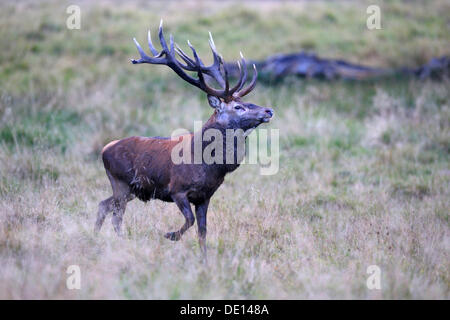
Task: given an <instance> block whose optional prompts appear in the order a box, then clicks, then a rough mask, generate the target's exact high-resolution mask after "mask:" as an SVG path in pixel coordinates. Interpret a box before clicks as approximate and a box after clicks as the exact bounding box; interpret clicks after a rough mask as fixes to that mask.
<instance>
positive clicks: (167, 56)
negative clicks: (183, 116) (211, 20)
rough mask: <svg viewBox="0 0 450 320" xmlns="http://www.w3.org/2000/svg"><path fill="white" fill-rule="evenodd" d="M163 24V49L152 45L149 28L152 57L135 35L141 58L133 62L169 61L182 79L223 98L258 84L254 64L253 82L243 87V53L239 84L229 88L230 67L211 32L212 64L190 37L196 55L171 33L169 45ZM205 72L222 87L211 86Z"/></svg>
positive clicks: (244, 75) (242, 94) (236, 95)
mask: <svg viewBox="0 0 450 320" xmlns="http://www.w3.org/2000/svg"><path fill="white" fill-rule="evenodd" d="M162 25H163V21H162V20H161V23H160V25H159V32H158V36H159V42H160V43H161V48H162V50H161V52H158V50H156V49H155V47H154V46H153V43H152V38H151V33H150V30H149V31H148V46H149V48H150V51H151V52H152V54H153V57H149V56H148V55H147V54H146V53H145V51H144V50H143V49H142V47H141V46H140V44H139V43H138V42H137V40H136V38H133V41H134V43H135V44H136V47H137V49H138V51H139V54H140V55H141V58H140V59H138V60H135V59H132V60H131V62H132V63H133V64H140V63H150V64H162V65H167V66H168V67H169V68H171V69H172V70H173V71H175V73H176V74H178V75H179V76H180V77H181V78H182V79H183V80H185V81H187V82H188V83H190V84H192V85H193V86H196V87H197V88H199V89H201V90H203V91H204V92H206V93H207V94H209V95H213V96H216V97H219V98H222V99H224V100H225V101H227V102H228V101H230V100H232V99H235V98H238V97H243V96H245V95H246V94H248V93H249V92H250V91H252V90H253V88H254V87H255V85H256V78H257V76H258V73H257V71H256V66H255V65H253V68H254V70H255V72H254V74H253V78H252V81H251V83H250V85H249V86H248V87H247V88H245V89H242V88H243V86H244V84H245V82H246V80H247V67H246V62H245V59H244V56H243V55H242V53H241V63H242V67H241V63H240V62H239V61H238V66H239V73H240V76H239V80H238V82H237V84H236V85H235V86H234V87H232V88H231V89H230V85H229V80H228V70H227V68H226V66H225V63H224V61H223V58H222V56H221V55H220V54H218V53H217V49H216V46H215V44H214V40H213V38H212V35H211V32H210V33H209V45H210V47H211V51H212V54H213V58H214V61H213V63H212V64H211V65H210V66H205V65H204V64H203V61H202V60H201V59H200V58H199V57H198V55H197V51H196V50H195V48H194V47H193V46H192V44H191V43H190V42H189V40H188V41H187V43H188V45H189V47H190V48H191V50H192V54H193V56H194V59H192V58H190V57H189V56H188V55H187V54H186V53H185V52H183V50H181V48H180V47H179V46H178V45H177V44H176V43H174V40H173V36H172V35H170V42H169V46H167V42H166V40H165V38H164V34H163V27H162ZM175 53H177V54H178V55H179V56H180V57H181V59H182V60H183V61H184V62H185V64H183V63H182V62H180V61H178V60H177V58H176V57H175ZM185 71H194V72H197V75H198V79H196V78H194V77H192V76H190V75H189V74H187V73H186V72H185ZM222 71H223V73H222ZM204 74H206V75H208V76H210V77H212V78H213V79H214V80H215V81H217V82H218V83H219V85H220V86H221V87H222V89H215V88H212V87H210V86H209V85H208V84H207V83H206V81H205V77H204Z"/></svg>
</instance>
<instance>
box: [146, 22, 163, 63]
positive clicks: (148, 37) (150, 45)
mask: <svg viewBox="0 0 450 320" xmlns="http://www.w3.org/2000/svg"><path fill="white" fill-rule="evenodd" d="M147 39H148V47H149V48H150V51H151V52H152V53H153V56H154V57H157V56H159V55H160V54H161V53H159V52H158V50H156V49H155V47H154V46H153V43H152V34H151V32H150V29H148V34H147Z"/></svg>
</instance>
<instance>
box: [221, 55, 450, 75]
mask: <svg viewBox="0 0 450 320" xmlns="http://www.w3.org/2000/svg"><path fill="white" fill-rule="evenodd" d="M252 63H254V64H256V66H257V67H258V71H259V73H260V78H261V79H262V80H264V79H269V80H281V79H282V78H285V77H288V76H297V77H304V78H321V79H326V80H334V79H350V80H364V79H373V78H380V77H386V76H397V75H403V76H405V75H406V76H414V77H418V78H420V79H425V78H429V77H442V76H444V75H446V76H448V75H450V56H443V57H439V58H433V59H431V60H430V61H429V62H428V63H426V64H425V65H423V66H420V67H418V68H408V67H403V68H396V69H388V68H374V67H368V66H364V65H359V64H354V63H350V62H347V61H344V60H339V59H324V58H320V57H318V56H317V55H315V54H310V53H305V52H300V53H291V54H277V55H274V56H271V57H269V58H267V59H266V60H262V61H252ZM250 65H251V64H250ZM227 67H228V71H229V73H230V74H231V75H233V76H236V77H237V76H239V69H238V66H237V64H236V63H229V64H227Z"/></svg>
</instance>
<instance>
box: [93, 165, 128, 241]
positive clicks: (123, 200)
mask: <svg viewBox="0 0 450 320" xmlns="http://www.w3.org/2000/svg"><path fill="white" fill-rule="evenodd" d="M106 174H107V176H108V178H109V181H110V182H111V187H112V190H113V195H112V197H109V198H108V199H106V200H103V201H102V202H100V204H99V210H98V214H97V221H96V223H95V231H97V232H98V231H99V230H100V228H101V226H102V224H103V221H104V220H105V218H106V215H107V214H108V213H109V212H111V211H112V212H113V216H112V224H113V227H114V230H115V231H116V233H117V235H119V236H121V235H122V234H121V226H122V220H123V215H124V213H125V209H126V205H127V202H128V201H131V200H133V199H134V195H133V194H131V192H130V187H129V186H128V185H127V184H126V183H125V182H123V181H120V180H119V179H117V178H115V177H114V176H113V175H112V174H111V173H110V172H109V171H108V170H107V171H106Z"/></svg>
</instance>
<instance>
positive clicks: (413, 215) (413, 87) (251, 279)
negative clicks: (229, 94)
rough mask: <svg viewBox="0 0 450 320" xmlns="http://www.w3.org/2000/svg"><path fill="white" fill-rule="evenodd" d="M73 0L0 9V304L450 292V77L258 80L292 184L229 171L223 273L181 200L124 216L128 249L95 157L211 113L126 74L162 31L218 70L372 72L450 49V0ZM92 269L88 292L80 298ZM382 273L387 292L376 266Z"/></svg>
mask: <svg viewBox="0 0 450 320" xmlns="http://www.w3.org/2000/svg"><path fill="white" fill-rule="evenodd" d="M74 2H75V3H78V4H79V5H80V7H81V14H82V16H81V29H80V30H69V29H67V28H66V19H67V17H68V15H67V14H66V7H67V5H68V3H64V2H61V1H56V0H55V1H43V2H34V1H21V2H19V3H17V2H14V1H2V2H1V4H0V47H1V48H2V50H1V51H0V265H1V268H0V298H2V299H5V298H6V299H22V298H32V299H36V298H38V299H41V298H50V299H55V298H64V299H65V298H69V299H79V298H83V299H89V298H111V299H116V298H125V299H143V298H145V299H147V298H150V299H181V298H187V299H189V298H198V299H207V298H210V299H216V298H226V299H230V298H233V299H244V298H245V299H247V298H254V299H259V298H262V299H267V298H269V299H301V298H326V299H327V298H331V299H336V298H344V299H351V298H361V299H392V298H394V299H411V298H418V299H423V298H430V299H437V298H444V299H449V298H450V229H449V211H450V200H449V199H450V187H449V182H450V168H449V152H450V90H449V87H450V81H449V80H448V79H447V80H446V79H444V80H440V81H432V80H426V81H418V80H415V79H389V80H384V81H366V82H349V81H336V82H323V81H314V80H307V81H304V80H302V79H286V81H284V82H283V83H278V84H272V85H270V84H267V83H266V84H263V83H261V84H259V86H257V89H256V90H255V91H254V93H252V94H251V95H250V96H249V97H248V99H247V100H248V101H252V102H254V103H257V104H259V105H263V106H270V107H273V108H274V109H275V112H276V115H275V119H274V120H273V121H272V122H271V123H270V124H269V125H265V128H276V129H279V130H280V170H279V172H278V173H277V174H276V175H272V176H262V175H259V169H258V166H255V165H254V166H251V165H246V166H242V167H241V168H239V169H238V170H237V171H236V172H234V173H232V174H230V175H229V176H227V178H226V180H225V183H224V184H223V185H222V187H221V188H220V189H219V191H218V192H217V193H216V194H215V196H214V197H213V198H212V201H211V205H210V210H209V213H208V218H209V219H208V239H207V243H208V253H209V257H208V258H209V263H208V265H207V266H204V265H203V264H202V262H201V259H200V250H199V247H198V244H197V236H196V228H192V229H191V230H189V231H188V232H187V233H186V234H185V236H184V238H183V239H182V241H179V242H176V243H174V242H171V241H168V240H167V239H165V238H164V237H163V234H164V233H165V232H167V231H169V230H170V231H171V230H175V229H177V228H178V227H179V226H181V224H182V223H183V218H182V216H181V215H180V214H179V212H178V209H177V208H176V206H175V205H173V204H166V203H162V202H159V201H153V202H148V203H147V204H144V203H142V202H139V201H137V200H136V201H133V202H130V204H129V206H128V208H127V212H126V215H125V219H124V229H125V233H126V236H125V239H119V238H117V237H116V235H115V233H114V231H113V228H112V226H111V223H110V220H109V218H108V219H107V221H106V222H105V225H104V227H103V229H102V231H101V233H100V234H99V235H98V236H95V235H94V234H93V227H94V222H95V218H96V211H97V204H98V202H99V201H101V200H103V199H105V198H107V197H109V196H110V195H111V190H110V185H109V182H108V180H107V177H106V175H105V172H104V169H103V164H102V162H101V160H100V157H99V155H100V151H101V148H102V147H103V146H104V145H105V144H106V143H108V142H109V141H111V140H113V139H119V138H123V137H127V136H131V135H143V136H154V135H161V136H169V135H170V134H171V132H172V131H173V130H174V129H176V128H180V127H182V128H187V129H190V130H192V129H193V121H194V120H200V119H201V120H206V119H207V118H208V117H209V115H210V114H211V112H212V111H211V108H209V107H208V105H207V101H206V99H205V96H204V94H202V93H201V92H200V91H199V90H197V89H195V88H193V87H191V86H189V85H187V84H185V83H183V81H181V80H180V79H179V78H178V77H176V75H175V74H174V73H173V72H171V71H170V70H168V68H165V67H158V66H149V65H139V66H135V65H131V63H130V60H129V59H130V58H137V57H138V53H137V51H136V48H135V47H134V44H133V42H132V38H133V37H136V38H137V39H138V40H139V41H140V42H141V44H144V43H145V39H146V32H147V30H148V28H152V31H153V32H154V33H153V34H154V37H156V34H155V32H156V29H157V27H158V24H159V20H160V18H161V17H162V18H164V21H165V26H166V29H165V30H166V32H167V33H169V32H171V33H174V35H175V39H176V40H177V41H178V42H179V43H180V44H182V47H183V48H186V47H187V46H186V45H185V42H184V40H185V39H189V40H190V41H191V42H192V43H193V44H194V45H195V46H196V48H197V49H198V51H199V52H200V55H201V56H202V57H207V58H205V60H207V61H210V52H209V49H208V43H207V36H208V31H212V33H213V35H214V38H215V42H216V45H217V47H218V49H219V51H221V53H222V54H223V56H224V57H225V59H227V60H232V59H236V58H237V57H238V56H239V51H240V50H242V51H243V52H244V54H245V55H246V56H247V57H249V58H255V59H256V58H258V59H259V58H265V57H266V56H268V55H270V54H273V53H278V52H294V51H300V50H302V49H304V50H309V51H314V52H316V53H318V54H319V55H321V56H325V57H330V58H343V59H346V60H349V61H351V62H356V63H365V64H368V65H372V66H381V67H398V66H417V65H420V64H422V63H425V62H427V61H428V59H430V58H431V57H433V56H439V55H443V54H447V55H448V54H450V20H449V17H450V4H449V3H448V1H444V0H437V1H429V2H425V1H413V2H412V1H408V2H406V1H405V2H401V1H376V0H374V1H370V4H373V3H375V4H379V5H380V7H381V12H382V20H381V21H382V28H383V29H382V30H376V31H369V30H367V28H366V18H367V15H366V8H367V5H368V4H369V2H367V3H365V2H362V1H344V2H337V3H336V2H333V3H331V4H330V3H322V2H309V1H300V2H298V3H295V2H285V3H275V2H263V3H256V2H243V1H240V2H239V3H231V2H224V3H221V4H219V3H218V2H216V1H214V2H207V1H202V2H183V3H179V2H170V3H169V4H164V2H162V1H161V2H160V1H156V2H144V1H141V2H137V1H135V2H133V1H132V2H129V3H128V4H121V2H119V1H100V2H98V3H96V4H94V3H95V2H94V1H72V2H71V3H70V4H73V3H74ZM69 265H79V266H80V270H81V289H80V290H68V289H67V288H66V279H67V277H68V275H67V274H66V270H67V267H68V266H69ZM370 265H377V266H379V267H380V269H381V290H369V289H368V288H367V286H366V279H367V277H368V274H367V273H366V269H367V267H368V266H370Z"/></svg>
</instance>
